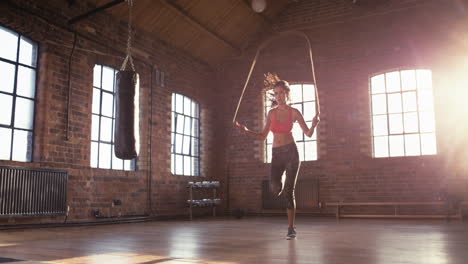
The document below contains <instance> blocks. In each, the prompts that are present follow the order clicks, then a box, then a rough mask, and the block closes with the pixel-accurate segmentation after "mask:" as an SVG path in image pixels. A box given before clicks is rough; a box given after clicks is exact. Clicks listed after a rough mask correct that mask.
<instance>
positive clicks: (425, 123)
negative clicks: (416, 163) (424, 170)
mask: <svg viewBox="0 0 468 264" xmlns="http://www.w3.org/2000/svg"><path fill="white" fill-rule="evenodd" d="M370 93H371V103H372V107H371V108H372V136H373V156H374V157H376V158H378V157H397V156H419V155H433V154H437V143H436V133H435V118H434V99H433V94H432V73H431V71H430V70H427V69H416V70H401V71H392V72H387V73H383V74H379V75H375V76H373V77H371V78H370Z"/></svg>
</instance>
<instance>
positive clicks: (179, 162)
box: [175, 155, 184, 175]
mask: <svg viewBox="0 0 468 264" xmlns="http://www.w3.org/2000/svg"><path fill="white" fill-rule="evenodd" d="M183 162H184V158H183V156H182V155H176V162H175V170H176V174H177V175H183V174H184V163H183Z"/></svg>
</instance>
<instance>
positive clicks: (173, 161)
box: [171, 154, 175, 174]
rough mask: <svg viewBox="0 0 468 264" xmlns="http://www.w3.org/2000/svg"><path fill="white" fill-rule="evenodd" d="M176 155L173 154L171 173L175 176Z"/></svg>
mask: <svg viewBox="0 0 468 264" xmlns="http://www.w3.org/2000/svg"><path fill="white" fill-rule="evenodd" d="M174 168H175V154H171V173H172V174H175V170H174Z"/></svg>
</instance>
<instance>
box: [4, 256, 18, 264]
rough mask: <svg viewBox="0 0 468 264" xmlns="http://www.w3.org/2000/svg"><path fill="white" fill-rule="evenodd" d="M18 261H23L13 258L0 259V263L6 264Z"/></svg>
mask: <svg viewBox="0 0 468 264" xmlns="http://www.w3.org/2000/svg"><path fill="white" fill-rule="evenodd" d="M16 261H23V260H21V259H12V258H2V257H0V263H5V262H16Z"/></svg>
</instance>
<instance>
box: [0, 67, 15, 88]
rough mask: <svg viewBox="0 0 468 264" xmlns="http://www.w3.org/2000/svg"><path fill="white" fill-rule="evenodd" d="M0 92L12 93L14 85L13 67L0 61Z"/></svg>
mask: <svg viewBox="0 0 468 264" xmlns="http://www.w3.org/2000/svg"><path fill="white" fill-rule="evenodd" d="M0 80H2V81H1V82H0V91H3V92H7V93H13V87H14V85H15V65H14V64H11V63H7V62H3V61H0Z"/></svg>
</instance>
